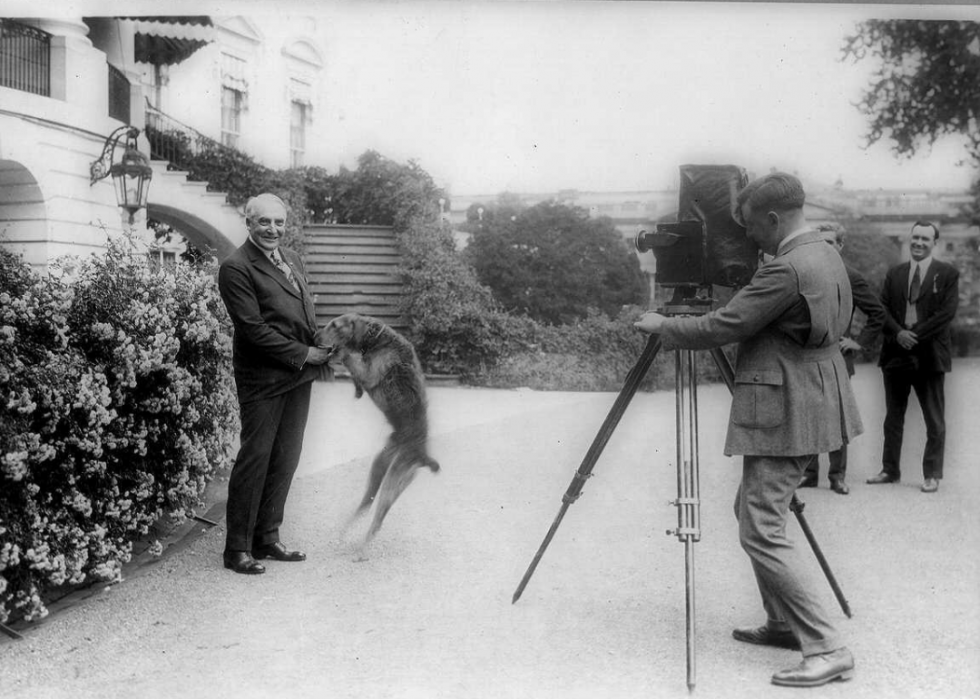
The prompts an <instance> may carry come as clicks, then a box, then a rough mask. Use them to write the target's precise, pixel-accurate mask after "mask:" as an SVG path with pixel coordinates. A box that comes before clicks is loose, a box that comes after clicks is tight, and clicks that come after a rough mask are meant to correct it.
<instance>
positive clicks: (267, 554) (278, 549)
mask: <svg viewBox="0 0 980 699" xmlns="http://www.w3.org/2000/svg"><path fill="white" fill-rule="evenodd" d="M252 555H253V556H254V557H255V558H257V559H258V560H262V559H263V558H273V559H275V560H277V561H290V562H295V561H305V560H306V554H305V553H303V552H302V551H290V550H289V549H287V548H286V547H285V546H283V545H282V542H280V541H277V542H276V543H274V544H266V545H265V546H253V547H252Z"/></svg>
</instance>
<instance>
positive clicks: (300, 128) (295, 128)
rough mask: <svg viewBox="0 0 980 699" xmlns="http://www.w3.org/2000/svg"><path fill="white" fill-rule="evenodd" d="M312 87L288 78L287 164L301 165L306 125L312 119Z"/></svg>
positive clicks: (304, 146) (304, 148)
mask: <svg viewBox="0 0 980 699" xmlns="http://www.w3.org/2000/svg"><path fill="white" fill-rule="evenodd" d="M312 96H313V89H312V86H311V85H310V83H309V82H307V81H306V80H300V79H296V78H290V79H289V166H290V167H302V165H303V158H304V156H305V155H306V125H307V124H308V123H310V121H312V115H313V99H312Z"/></svg>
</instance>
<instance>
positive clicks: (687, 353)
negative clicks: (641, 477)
mask: <svg viewBox="0 0 980 699" xmlns="http://www.w3.org/2000/svg"><path fill="white" fill-rule="evenodd" d="M674 398H675V402H676V413H677V414H676V429H677V439H676V443H677V499H676V500H675V501H674V502H673V504H674V505H676V506H677V529H675V530H673V531H668V532H667V533H668V534H675V535H676V536H677V538H678V540H679V541H681V543H683V544H684V578H685V590H686V594H685V601H686V614H687V687H688V689H689V690H693V689H694V685H695V681H696V680H695V677H696V674H697V671H696V646H695V638H696V636H695V619H696V616H695V587H694V544H695V543H696V542H698V541H700V540H701V491H700V487H701V486H700V479H699V465H698V403H697V365H696V363H695V357H694V353H693V352H692V351H691V350H677V351H676V352H675V372H674Z"/></svg>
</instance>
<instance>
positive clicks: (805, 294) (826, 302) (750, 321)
mask: <svg viewBox="0 0 980 699" xmlns="http://www.w3.org/2000/svg"><path fill="white" fill-rule="evenodd" d="M803 202H804V192H803V187H802V185H801V184H800V181H799V180H798V179H797V178H796V177H793V176H792V175H787V174H784V173H772V174H769V175H766V176H765V177H762V178H760V179H757V180H755V181H753V182H750V183H749V184H748V186H746V187H745V188H744V189H743V190H742V191H741V192H739V194H738V198H737V202H736V203H737V209H738V214H739V215H740V217H741V223H742V224H743V225H744V226H745V228H746V236H748V238H749V239H750V240H752V241H753V242H754V243H755V244H756V245H758V246H759V248H761V249H762V251H763V252H765V253H767V254H769V255H772V256H773V258H772V259H771V260H770V261H768V262H767V263H765V264H764V265H762V266H761V267H760V268H759V269H758V270H757V271H756V273H755V275H754V276H753V277H752V280H751V281H750V282H749V284H748V286H746V287H744V288H743V289H742V290H741V291H739V292H738V293H737V294H736V295H735V296H734V297H733V298H732V300H731V301H730V302H729V303H728V304H727V305H726V306H725V307H723V308H720V309H718V310H716V311H714V312H712V313H709V314H706V315H703V316H693V317H683V318H682V317H670V318H668V317H665V316H662V315H659V314H657V313H646V314H644V316H643V317H642V318H641V319H640V320H639V321H638V322H637V323H636V324H635V325H636V327H637V328H638V329H640V330H643V331H644V332H648V333H656V334H660V335H662V336H663V339H664V343H665V345H667V346H670V347H674V348H686V349H711V348H715V347H721V346H722V345H727V344H729V343H732V342H738V343H739V346H738V359H737V362H736V366H735V388H734V392H733V396H732V408H731V414H730V417H729V422H728V437H727V441H726V443H725V454H726V455H728V456H732V455H736V454H741V455H743V462H742V481H741V484H740V486H739V489H738V493H737V494H736V496H735V516H736V517H737V518H738V524H739V540H740V542H741V545H742V548H743V549H744V550H745V552H746V553H747V554H748V555H749V559H750V561H751V563H752V568H753V571H754V572H755V576H756V581H757V583H758V585H759V591H760V592H761V594H762V605H763V607H764V608H765V611H766V615H767V620H766V623H765V624H763V625H762V626H760V627H758V628H748V629H735V630H734V631H733V633H732V635H733V636H734V637H735V638H736V639H737V640H739V641H744V642H747V643H755V644H759V645H771V646H778V647H782V648H793V649H797V648H798V649H800V650H802V652H803V661H802V662H801V663H800V664H799V665H797V666H796V667H793V668H790V669H787V670H782V671H780V672H777V673H776V674H774V675H773V676H772V681H773V683H774V684H778V685H784V686H792V687H815V686H819V685H822V684H826V683H827V682H831V681H833V680H838V679H840V680H844V679H850V677H851V676H852V675H853V671H854V659H853V657H852V655H851V653H850V651H849V650H848V649H847V648H845V647H844V644H843V642H842V641H841V639H840V637H839V635H838V633H837V631H836V630H835V629H834V627H833V625H832V624H831V622H830V619H829V617H828V615H827V612H826V611H825V610H824V608H823V606H822V605H821V603H820V602H819V600H818V597H817V595H816V594H814V592H813V591H812V590H811V586H810V585H809V584H808V583H807V582H806V581H805V576H804V569H805V568H804V566H803V565H802V562H801V561H800V560H799V558H798V552H797V550H796V548H795V547H794V546H793V544H792V542H790V540H789V539H787V538H786V532H785V527H786V518H787V513H788V511H789V504H790V501H791V499H792V497H793V494H794V492H795V491H796V487H797V486H798V485H799V483H800V480H801V479H802V477H803V474H804V470H805V469H806V466H807V463H808V462H809V460H810V455H811V454H815V453H822V452H828V451H833V450H835V449H838V448H840V447H841V446H842V445H844V444H846V443H847V442H848V441H850V440H851V439H852V438H853V437H855V436H857V435H858V434H860V433H861V431H862V427H861V419H860V416H859V415H858V409H857V404H856V402H855V400H854V395H853V393H852V392H851V386H850V382H849V380H848V377H847V368H846V366H845V364H844V358H843V357H842V356H841V353H840V349H839V348H838V342H839V340H840V338H841V337H842V336H843V334H844V332H845V330H846V329H847V326H848V322H849V320H850V317H851V305H852V301H851V289H850V285H849V284H848V280H847V273H846V271H845V270H844V264H843V262H841V259H840V256H839V255H838V254H837V252H836V251H835V250H834V249H833V248H831V247H830V246H829V245H827V243H826V242H825V240H826V239H825V237H824V235H823V234H822V233H820V232H818V231H816V230H815V229H813V228H810V227H808V226H807V224H806V220H805V218H804V216H803Z"/></svg>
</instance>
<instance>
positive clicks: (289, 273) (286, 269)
mask: <svg viewBox="0 0 980 699" xmlns="http://www.w3.org/2000/svg"><path fill="white" fill-rule="evenodd" d="M271 257H272V262H273V263H274V264H275V265H276V267H278V268H279V271H280V272H282V273H283V274H285V275H286V279H288V280H289V283H290V284H292V285H293V288H294V289H296V291H299V282H297V281H296V277H295V276H293V270H292V269H291V268H290V266H289V265H288V264H286V261H285V260H284V259H282V255H280V254H279V250H273V251H272V255H271Z"/></svg>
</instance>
